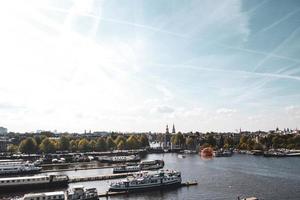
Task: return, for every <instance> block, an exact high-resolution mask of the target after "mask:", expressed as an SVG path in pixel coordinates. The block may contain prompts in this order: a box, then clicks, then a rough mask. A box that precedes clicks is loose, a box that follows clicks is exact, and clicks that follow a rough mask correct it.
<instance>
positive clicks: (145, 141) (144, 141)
mask: <svg viewBox="0 0 300 200" xmlns="http://www.w3.org/2000/svg"><path fill="white" fill-rule="evenodd" d="M139 142H140V145H141V147H149V146H150V144H149V140H148V137H147V136H146V135H145V134H142V135H140V137H139Z"/></svg>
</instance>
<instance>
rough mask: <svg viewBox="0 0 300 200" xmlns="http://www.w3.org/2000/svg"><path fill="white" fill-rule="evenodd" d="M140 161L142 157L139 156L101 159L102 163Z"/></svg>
mask: <svg viewBox="0 0 300 200" xmlns="http://www.w3.org/2000/svg"><path fill="white" fill-rule="evenodd" d="M140 160H141V157H140V156H139V155H130V156H113V157H102V159H101V161H102V162H108V163H121V162H137V161H140Z"/></svg>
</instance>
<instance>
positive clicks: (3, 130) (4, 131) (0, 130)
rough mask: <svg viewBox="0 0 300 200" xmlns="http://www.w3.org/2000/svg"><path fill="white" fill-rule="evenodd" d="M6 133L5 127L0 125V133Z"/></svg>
mask: <svg viewBox="0 0 300 200" xmlns="http://www.w3.org/2000/svg"><path fill="white" fill-rule="evenodd" d="M5 134H7V128H4V127H0V135H5Z"/></svg>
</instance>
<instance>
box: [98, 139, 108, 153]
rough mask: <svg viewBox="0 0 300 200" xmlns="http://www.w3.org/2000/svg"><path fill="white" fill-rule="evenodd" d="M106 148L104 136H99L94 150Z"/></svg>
mask: <svg viewBox="0 0 300 200" xmlns="http://www.w3.org/2000/svg"><path fill="white" fill-rule="evenodd" d="M106 150H107V147H106V142H105V140H104V138H102V137H101V138H99V139H98V140H97V143H96V151H106Z"/></svg>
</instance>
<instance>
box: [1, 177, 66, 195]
mask: <svg viewBox="0 0 300 200" xmlns="http://www.w3.org/2000/svg"><path fill="white" fill-rule="evenodd" d="M68 181H69V177H68V176H66V175H43V176H23V177H9V178H0V192H4V193H5V192H9V191H21V190H33V189H48V188H61V187H67V185H68Z"/></svg>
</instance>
